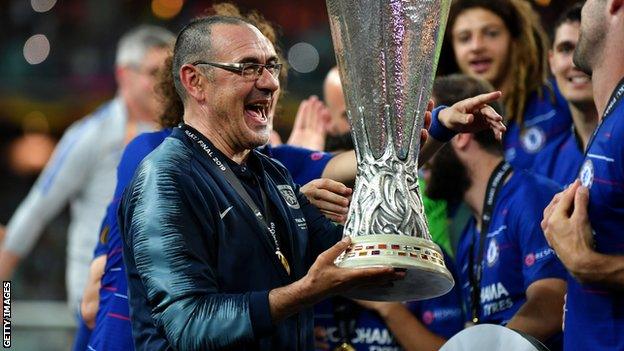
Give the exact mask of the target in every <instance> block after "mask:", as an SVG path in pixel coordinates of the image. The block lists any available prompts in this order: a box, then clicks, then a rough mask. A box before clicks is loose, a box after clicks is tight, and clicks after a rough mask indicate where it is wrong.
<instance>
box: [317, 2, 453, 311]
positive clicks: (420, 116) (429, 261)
mask: <svg viewBox="0 0 624 351" xmlns="http://www.w3.org/2000/svg"><path fill="white" fill-rule="evenodd" d="M450 5H451V0H327V8H328V11H329V21H330V26H331V31H332V38H333V42H334V49H335V51H336V59H337V61H338V67H339V70H340V78H341V80H342V84H343V89H344V93H345V99H346V105H347V114H348V116H349V121H350V123H351V128H352V134H353V141H354V144H355V152H356V155H357V160H358V174H357V178H356V182H355V191H354V193H353V198H352V202H351V207H350V209H349V214H348V219H347V223H346V225H345V235H349V236H351V240H352V245H351V246H350V247H349V249H347V251H345V253H343V254H342V255H341V256H340V257H339V258H338V259H337V260H336V264H337V265H339V266H342V267H372V266H380V265H384V266H388V265H390V266H393V267H395V268H403V269H406V270H407V276H406V278H405V279H404V280H402V281H399V282H394V283H393V286H391V287H384V288H379V287H376V288H366V289H360V290H357V291H354V292H352V293H350V294H349V296H350V297H353V298H361V299H365V300H378V301H407V300H419V299H427V298H432V297H436V296H440V295H443V294H445V293H447V292H448V291H449V290H450V289H451V288H452V287H453V284H454V281H453V277H452V275H451V274H450V273H449V271H448V269H447V268H446V266H445V264H444V257H443V255H442V252H441V250H440V248H439V246H438V245H436V244H435V243H434V242H433V241H431V235H430V234H429V229H428V226H427V220H426V217H425V213H424V208H423V202H422V198H421V196H420V193H419V187H418V171H417V165H418V151H419V149H420V130H421V128H422V127H423V124H424V117H425V111H426V108H427V103H428V101H429V97H430V94H431V88H432V85H433V79H434V76H435V71H436V67H437V62H438V57H439V54H440V48H441V44H442V39H443V37H444V28H445V26H446V20H447V17H448V11H449V8H450Z"/></svg>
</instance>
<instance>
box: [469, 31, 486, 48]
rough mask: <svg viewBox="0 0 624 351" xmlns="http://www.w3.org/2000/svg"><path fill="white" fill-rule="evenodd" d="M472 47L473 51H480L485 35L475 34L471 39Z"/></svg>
mask: <svg viewBox="0 0 624 351" xmlns="http://www.w3.org/2000/svg"><path fill="white" fill-rule="evenodd" d="M470 49H471V50H472V51H479V50H481V49H483V36H482V35H481V34H475V35H473V36H472V40H470Z"/></svg>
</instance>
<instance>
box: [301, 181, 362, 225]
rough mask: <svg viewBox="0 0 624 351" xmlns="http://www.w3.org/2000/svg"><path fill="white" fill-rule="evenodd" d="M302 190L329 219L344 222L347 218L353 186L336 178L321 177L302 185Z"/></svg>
mask: <svg viewBox="0 0 624 351" xmlns="http://www.w3.org/2000/svg"><path fill="white" fill-rule="evenodd" d="M301 192H302V193H303V194H304V195H305V196H306V197H307V198H308V201H310V203H311V204H312V205H314V206H316V208H318V209H319V210H320V211H321V213H322V214H324V215H325V217H327V218H329V220H331V221H334V222H337V223H342V224H344V222H345V221H346V220H347V212H349V201H350V199H351V193H352V192H353V190H352V189H351V188H348V187H347V186H345V185H344V184H342V183H340V182H337V181H335V180H331V179H328V178H321V179H315V180H313V181H311V182H309V183H308V184H306V185H304V186H302V187H301Z"/></svg>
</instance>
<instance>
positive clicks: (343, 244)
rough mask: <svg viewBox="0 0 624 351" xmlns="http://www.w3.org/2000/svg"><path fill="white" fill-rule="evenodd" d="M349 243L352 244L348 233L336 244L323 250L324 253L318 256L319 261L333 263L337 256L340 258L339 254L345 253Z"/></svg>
mask: <svg viewBox="0 0 624 351" xmlns="http://www.w3.org/2000/svg"><path fill="white" fill-rule="evenodd" d="M349 245H351V237H350V236H348V235H346V236H344V237H343V238H342V240H340V241H339V242H337V243H336V244H335V245H334V246H332V247H330V248H329V249H327V250H325V251H323V253H321V254H320V255H319V256H318V258H317V261H322V262H324V263H329V264H333V263H334V261H335V260H336V258H338V256H340V254H341V253H343V252H344V251H345V250H346V249H347V247H349Z"/></svg>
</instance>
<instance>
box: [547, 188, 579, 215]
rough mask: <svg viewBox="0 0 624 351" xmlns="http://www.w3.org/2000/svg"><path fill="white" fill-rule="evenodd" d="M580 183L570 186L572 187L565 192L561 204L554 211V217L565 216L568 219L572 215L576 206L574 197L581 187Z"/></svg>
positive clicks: (560, 200)
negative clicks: (574, 205) (573, 207)
mask: <svg viewBox="0 0 624 351" xmlns="http://www.w3.org/2000/svg"><path fill="white" fill-rule="evenodd" d="M579 185H580V183H579V181H578V179H577V180H575V181H574V183H572V184H570V186H569V187H568V188H567V189H566V190H564V191H563V193H562V194H561V197H560V199H559V203H558V204H557V205H556V206H555V209H554V210H553V215H554V214H558V215H562V216H565V217H566V218H568V217H569V216H570V214H571V212H572V211H571V210H572V206H573V204H574V195H575V194H576V189H577V188H578V187H579Z"/></svg>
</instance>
